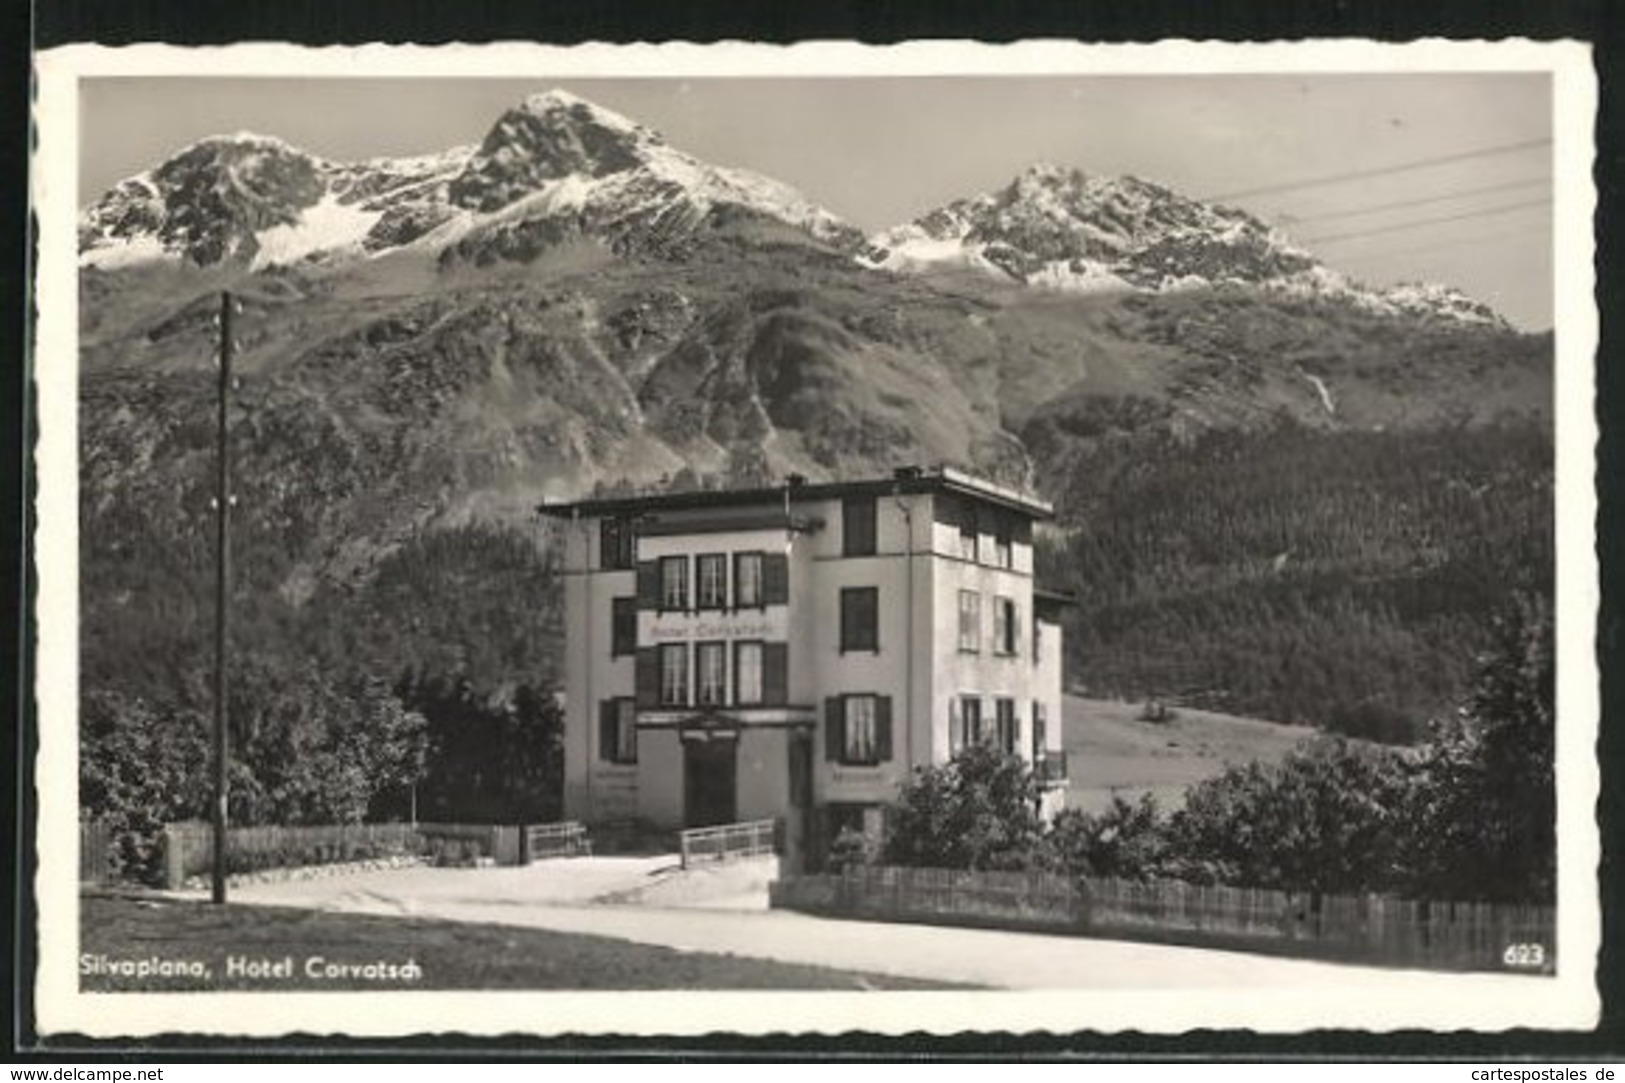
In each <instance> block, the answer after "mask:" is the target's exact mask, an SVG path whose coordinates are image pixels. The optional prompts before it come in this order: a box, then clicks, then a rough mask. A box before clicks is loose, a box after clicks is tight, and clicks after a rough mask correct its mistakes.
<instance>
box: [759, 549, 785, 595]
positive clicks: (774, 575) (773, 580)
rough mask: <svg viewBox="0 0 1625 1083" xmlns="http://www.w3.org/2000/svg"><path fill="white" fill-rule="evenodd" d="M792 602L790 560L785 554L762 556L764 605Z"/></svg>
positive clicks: (766, 554) (765, 554)
mask: <svg viewBox="0 0 1625 1083" xmlns="http://www.w3.org/2000/svg"><path fill="white" fill-rule="evenodd" d="M789 601H790V558H789V557H787V556H785V555H784V554H783V553H764V554H762V604H763V605H785V604H787V603H788V602H789Z"/></svg>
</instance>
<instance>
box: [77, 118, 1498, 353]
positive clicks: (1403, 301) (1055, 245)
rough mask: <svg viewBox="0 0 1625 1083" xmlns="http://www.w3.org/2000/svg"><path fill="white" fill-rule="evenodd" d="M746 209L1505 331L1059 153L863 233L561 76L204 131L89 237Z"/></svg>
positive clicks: (650, 232) (109, 244)
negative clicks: (1076, 165)
mask: <svg viewBox="0 0 1625 1083" xmlns="http://www.w3.org/2000/svg"><path fill="white" fill-rule="evenodd" d="M741 223H745V224H746V225H747V227H748V225H749V224H752V223H754V224H758V225H766V226H768V227H769V228H772V227H774V226H777V227H788V228H789V229H791V230H794V231H800V232H802V233H804V234H806V235H807V236H810V237H812V238H813V239H815V240H817V241H818V242H820V243H823V244H827V245H829V246H831V247H832V248H834V249H835V250H837V251H840V252H843V253H847V254H850V255H851V256H852V258H854V259H855V260H856V261H858V262H859V263H861V264H863V265H865V266H869V267H873V268H877V269H883V270H888V271H895V272H900V273H925V274H932V273H939V272H941V271H943V270H952V269H956V268H963V269H969V270H971V271H974V272H978V273H981V274H984V275H986V276H988V277H989V278H990V279H991V280H994V281H999V282H1005V283H1015V284H1019V285H1022V286H1027V287H1033V288H1038V289H1045V290H1056V291H1063V292H1081V293H1088V292H1127V291H1139V292H1167V291H1176V290H1189V289H1203V288H1211V287H1215V286H1225V285H1244V286H1251V287H1254V288H1259V289H1266V290H1270V291H1274V292H1278V293H1280V294H1282V295H1284V296H1290V297H1325V298H1330V299H1335V300H1339V301H1344V302H1347V303H1351V304H1354V305H1357V306H1358V307H1361V308H1363V309H1365V310H1367V311H1369V312H1373V313H1376V314H1380V315H1406V316H1413V317H1418V318H1433V319H1442V320H1450V321H1457V322H1462V323H1478V324H1486V325H1496V326H1505V323H1504V321H1503V320H1502V319H1501V317H1500V316H1498V315H1497V314H1496V313H1495V312H1494V311H1493V310H1491V309H1490V308H1488V307H1487V306H1485V305H1483V304H1481V303H1479V302H1476V301H1474V300H1472V299H1471V298H1468V297H1466V296H1465V295H1464V294H1462V293H1460V291H1457V290H1454V289H1452V288H1450V287H1445V286H1436V285H1416V284H1406V285H1401V286H1396V287H1392V288H1389V289H1377V288H1371V287H1367V286H1364V285H1362V284H1360V283H1357V282H1355V281H1353V280H1351V279H1349V278H1348V277H1347V276H1346V275H1343V274H1342V273H1340V272H1338V271H1336V270H1333V269H1331V268H1329V267H1327V266H1325V265H1324V264H1322V263H1320V262H1319V261H1318V260H1317V259H1315V257H1313V256H1312V255H1311V254H1310V253H1308V252H1306V251H1304V250H1303V249H1301V248H1298V247H1296V246H1295V245H1293V244H1292V243H1291V241H1290V240H1289V239H1288V238H1286V237H1285V236H1283V235H1282V234H1281V233H1279V232H1278V231H1276V230H1274V229H1272V228H1270V227H1268V226H1267V225H1265V224H1264V223H1263V222H1261V221H1259V220H1258V219H1257V218H1255V217H1253V216H1252V215H1250V214H1248V213H1246V212H1245V211H1242V210H1239V209H1237V208H1233V207H1225V206H1219V205H1214V204H1208V203H1204V202H1201V201H1199V200H1195V199H1190V198H1188V197H1185V196H1182V195H1180V194H1179V193H1177V192H1174V191H1172V190H1170V189H1168V188H1166V187H1163V186H1161V185H1158V184H1155V183H1152V182H1150V181H1145V180H1141V179H1139V178H1137V177H1132V176H1124V177H1107V176H1096V175H1089V174H1085V173H1083V172H1082V171H1080V170H1077V169H1071V168H1065V167H1061V166H1056V165H1035V166H1032V167H1029V168H1028V169H1026V170H1024V171H1023V172H1021V173H1020V174H1019V175H1018V176H1017V177H1016V178H1015V179H1014V180H1013V181H1012V182H1011V183H1010V184H1009V185H1007V186H1006V187H1004V188H1002V189H1000V190H998V191H996V192H991V193H986V194H983V195H979V196H974V197H969V198H965V199H959V200H955V201H953V202H951V203H949V204H947V205H945V206H943V207H939V208H937V209H935V210H932V211H930V212H928V213H927V214H924V215H922V216H920V217H919V218H917V219H916V220H915V221H913V222H910V223H907V224H905V225H901V226H897V227H894V228H892V229H888V230H884V231H882V232H880V233H878V234H876V235H874V236H872V237H869V238H867V239H866V238H864V237H863V236H862V234H861V232H860V231H859V230H858V229H857V228H856V227H854V226H852V225H851V224H849V223H847V222H844V221H842V220H841V219H840V218H838V217H837V216H836V215H834V214H833V213H831V212H830V211H828V210H826V209H824V208H822V207H819V206H817V205H816V204H815V203H813V202H812V201H811V200H809V199H807V198H806V197H805V196H803V195H802V194H801V193H799V192H797V191H795V190H794V189H793V188H791V187H790V186H788V185H785V184H783V183H781V182H779V181H776V180H772V179H771V178H767V177H763V176H761V175H759V174H755V173H751V172H749V171H747V170H742V169H732V168H724V167H719V166H714V165H710V164H708V163H705V162H702V161H700V160H698V159H696V158H694V157H692V156H691V155H688V154H685V153H683V152H682V151H679V150H677V149H675V148H673V147H671V146H670V145H668V144H667V143H666V142H665V141H664V139H663V138H662V137H661V136H660V135H659V133H657V132H655V131H653V130H652V129H650V128H648V127H646V126H643V125H641V124H638V123H636V122H634V121H632V120H629V119H627V118H626V117H623V116H620V115H619V114H617V113H614V112H612V111H610V110H607V109H604V108H602V107H600V106H597V105H594V104H592V103H590V102H587V101H585V100H583V99H581V98H578V97H576V96H574V95H571V94H569V93H567V92H564V91H559V90H554V91H549V92H546V93H543V94H537V95H534V96H532V97H530V98H527V99H526V100H525V101H524V102H522V103H521V104H520V105H518V106H516V107H515V108H513V109H510V110H508V111H507V112H505V113H504V114H503V115H502V116H501V117H500V118H498V120H497V121H496V123H495V124H494V125H493V126H492V127H491V129H490V130H489V131H488V132H487V133H486V135H485V137H484V139H483V141H482V142H481V143H480V144H479V145H477V146H467V147H456V148H452V149H450V150H447V151H444V152H442V153H439V154H432V155H425V156H420V157H416V158H403V159H375V160H371V161H367V162H359V163H338V162H331V161H327V160H325V159H322V158H319V157H317V156H314V155H311V154H308V153H306V152H304V151H301V150H299V149H298V148H296V147H293V146H291V145H289V144H288V143H286V142H284V141H282V140H280V139H277V138H275V137H269V136H260V135H254V134H251V133H239V134H238V135H236V136H226V137H213V138H209V139H205V140H202V141H200V142H198V143H196V144H193V145H192V146H190V147H188V148H185V149H184V150H182V151H181V152H179V153H177V154H176V155H174V156H172V157H171V158H170V159H168V160H167V161H165V162H164V163H163V164H161V165H159V166H158V167H156V168H155V169H153V170H150V171H148V172H147V173H144V174H141V175H139V176H137V177H132V178H129V179H127V180H125V181H122V182H120V183H119V184H118V185H116V186H115V187H114V188H113V189H112V190H111V191H110V192H108V193H107V194H106V195H105V196H103V197H102V198H101V199H100V200H98V201H97V202H96V203H95V204H93V205H92V206H91V207H89V208H87V209H86V211H85V212H84V214H83V215H82V220H81V228H80V249H81V260H82V263H83V264H84V265H85V266H91V267H100V268H117V267H121V266H129V265H139V264H142V263H151V262H163V261H168V262H171V263H187V264H191V265H195V266H198V267H209V266H214V265H220V264H229V265H238V266H244V267H246V268H248V269H250V270H260V269H267V268H275V267H287V266H292V265H298V264H300V263H305V262H310V263H315V264H318V265H326V266H343V265H344V264H346V263H350V262H355V261H358V260H365V259H369V258H373V257H378V256H382V255H386V254H389V253H394V252H399V251H402V250H407V251H415V252H418V253H420V254H422V255H424V256H425V257H426V258H432V259H433V260H435V261H436V263H437V266H438V267H439V268H440V269H442V270H444V269H448V268H455V267H456V266H459V265H468V264H473V265H478V266H486V265H491V264H495V263H509V264H512V263H527V262H529V261H531V260H534V259H535V258H537V257H538V256H539V255H542V254H544V253H546V252H548V251H550V250H558V249H560V248H564V247H567V246H569V245H571V244H576V243H580V242H586V243H589V244H602V245H605V246H607V247H608V248H610V249H611V250H612V251H614V252H617V253H621V254H638V253H642V254H650V255H654V256H656V257H659V256H662V255H671V254H673V253H677V254H681V253H682V252H684V251H685V250H686V249H687V248H688V247H689V246H691V245H692V243H694V241H695V239H696V238H703V237H706V236H709V235H712V234H715V233H718V232H725V231H727V230H729V229H730V228H734V229H737V228H738V227H739V226H740V225H741Z"/></svg>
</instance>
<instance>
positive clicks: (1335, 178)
mask: <svg viewBox="0 0 1625 1083" xmlns="http://www.w3.org/2000/svg"><path fill="white" fill-rule="evenodd" d="M1551 143H1552V141H1551V139H1550V138H1546V139H1528V140H1525V141H1524V142H1522V143H1505V144H1502V145H1501V146H1497V147H1480V148H1479V149H1478V150H1467V151H1462V152H1461V153H1459V154H1445V155H1441V156H1439V157H1436V158H1417V159H1415V160H1413V161H1409V162H1401V163H1399V164H1398V165H1388V166H1381V167H1379V168H1377V169H1357V170H1351V171H1349V172H1347V173H1329V174H1327V175H1325V176H1321V177H1308V178H1306V179H1304V180H1298V181H1286V182H1283V183H1281V184H1266V185H1263V186H1261V187H1258V188H1243V189H1240V190H1238V191H1234V192H1225V193H1224V194H1222V195H1216V196H1208V197H1207V202H1209V203H1214V202H1217V201H1219V200H1222V199H1241V198H1243V197H1247V196H1261V195H1268V194H1271V193H1274V192H1291V191H1295V190H1297V189H1299V188H1319V187H1321V186H1322V185H1327V184H1340V183H1342V182H1343V181H1350V180H1364V179H1365V178H1367V177H1386V176H1389V175H1391V174H1394V173H1406V172H1409V171H1410V170H1413V169H1427V168H1430V167H1432V166H1436V165H1448V164H1449V163H1451V162H1468V161H1472V160H1473V159H1475V158H1489V157H1493V156H1494V155H1497V154H1511V153H1512V152H1513V151H1519V150H1530V149H1532V148H1534V147H1547V146H1551Z"/></svg>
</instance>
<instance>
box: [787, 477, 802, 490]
mask: <svg viewBox="0 0 1625 1083" xmlns="http://www.w3.org/2000/svg"><path fill="white" fill-rule="evenodd" d="M784 483H785V484H786V485H788V486H789V487H790V488H792V489H799V488H801V487H802V486H803V485H805V484H807V475H806V474H791V475H790V476H789V477H787V478H785V479H784Z"/></svg>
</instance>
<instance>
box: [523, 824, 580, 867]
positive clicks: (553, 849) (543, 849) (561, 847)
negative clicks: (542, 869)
mask: <svg viewBox="0 0 1625 1083" xmlns="http://www.w3.org/2000/svg"><path fill="white" fill-rule="evenodd" d="M591 856H592V840H591V839H589V838H588V837H587V829H586V828H585V827H583V826H582V825H581V824H579V823H578V822H576V821H575V820H565V821H563V822H562V823H552V824H531V825H530V826H528V827H526V828H525V829H524V831H523V833H522V835H521V836H520V844H519V863H520V864H522V865H529V864H530V863H531V862H532V861H536V860H539V859H541V858H546V857H591Z"/></svg>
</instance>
